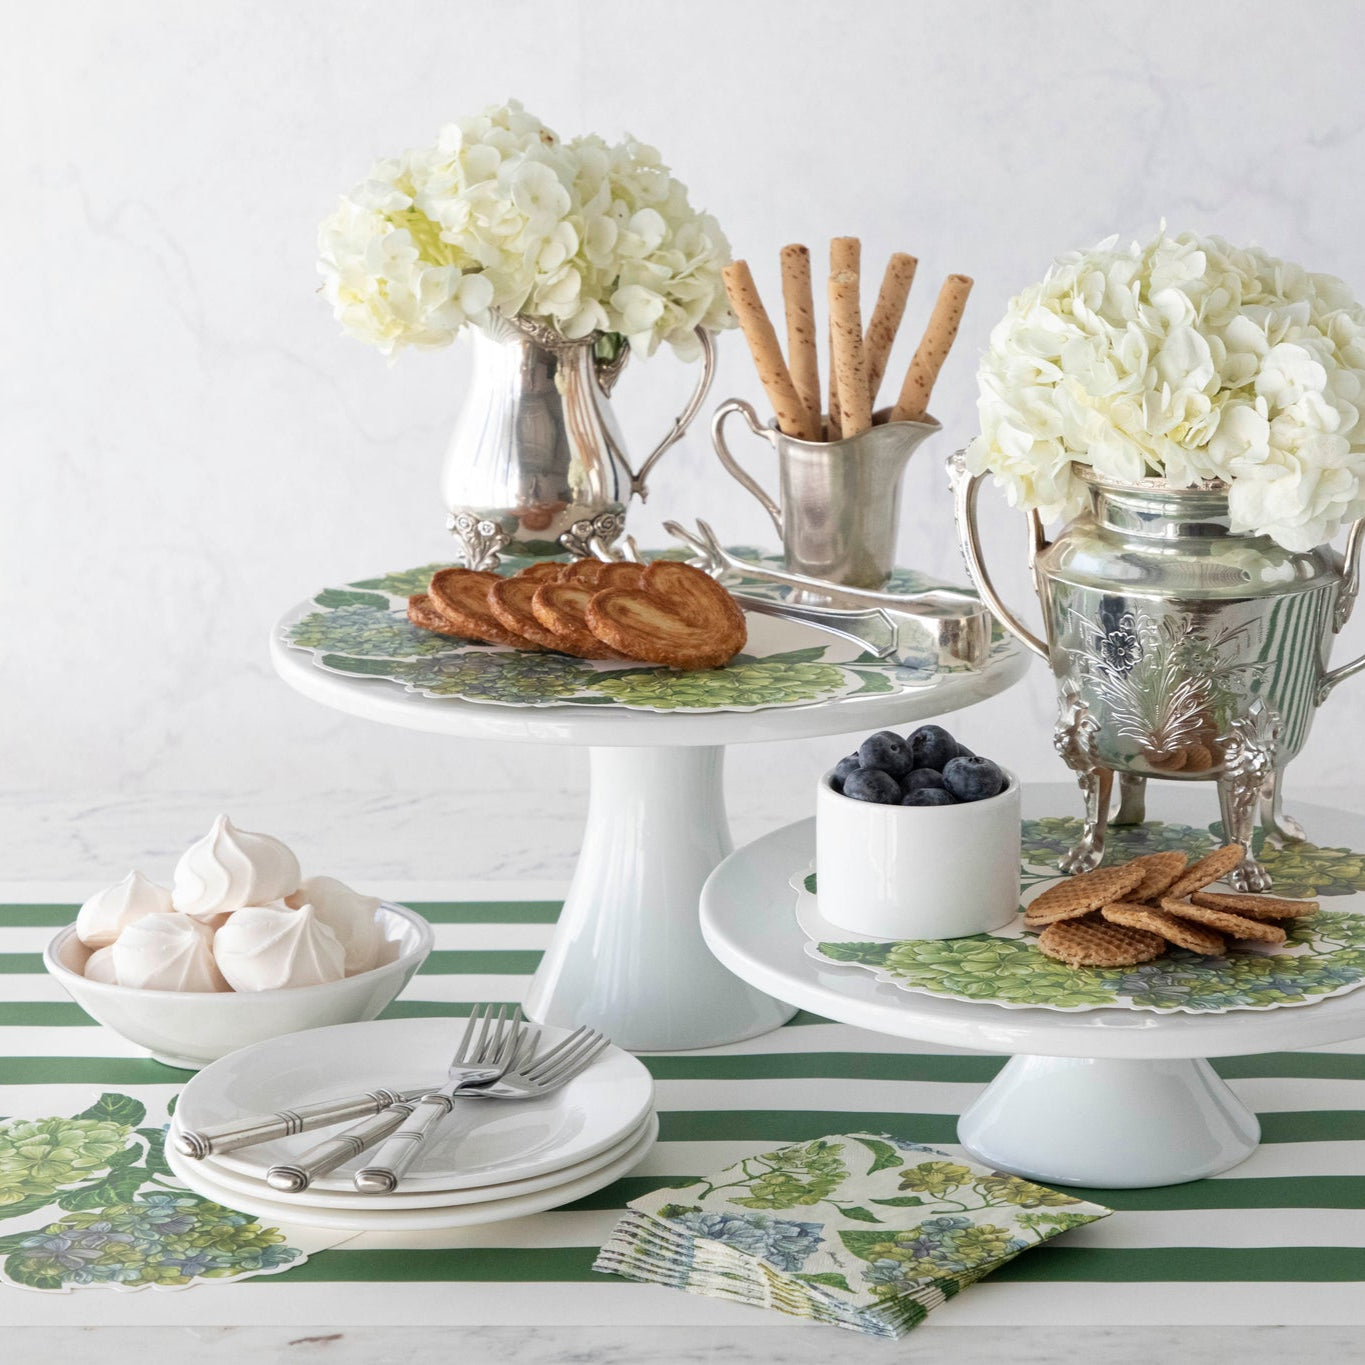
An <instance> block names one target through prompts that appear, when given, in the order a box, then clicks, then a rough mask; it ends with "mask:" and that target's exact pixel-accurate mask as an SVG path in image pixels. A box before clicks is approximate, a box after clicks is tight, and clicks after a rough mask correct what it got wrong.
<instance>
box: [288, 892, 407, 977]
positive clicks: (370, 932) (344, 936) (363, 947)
mask: <svg viewBox="0 0 1365 1365" xmlns="http://www.w3.org/2000/svg"><path fill="white" fill-rule="evenodd" d="M284 903H285V904H286V905H288V906H292V907H293V908H294V909H295V910H297V909H299V908H300V907H301V906H304V905H311V906H312V907H313V909H314V910H315V911H317V916H318V919H319V920H320V921H321V922H322V923H323V924H325V925H326V926H327V927H328V928H329V929H330V930H331V931H332V932H333V933H334V934H335V935H336V936H337V938H338V939H340V940H341V946H342V947H343V948H345V950H346V975H347V976H355V975H356V973H357V972H368V971H369V970H370V968H372V967H377V966H378V965H379V954H380V950H381V948H382V947H383V945H384V932H383V930H382V929H380V927H379V920H378V918H377V914H378V910H379V900H378V898H377V897H375V896H362V895H361V894H360V892H359V891H353V890H352V889H351V888H350V887H349V886H347V885H346V883H345V882H339V881H337V879H336V878H335V877H308V878H306V879H305V880H304V883H303V885H302V886H300V887H299V889H298V890H297V891H295V892H294V894H293V895H292V896H286V897H285V898H284Z"/></svg>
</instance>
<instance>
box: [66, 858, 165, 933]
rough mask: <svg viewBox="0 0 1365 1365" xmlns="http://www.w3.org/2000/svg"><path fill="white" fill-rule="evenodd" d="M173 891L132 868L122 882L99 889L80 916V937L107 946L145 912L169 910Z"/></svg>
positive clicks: (85, 905)
mask: <svg viewBox="0 0 1365 1365" xmlns="http://www.w3.org/2000/svg"><path fill="white" fill-rule="evenodd" d="M170 908H171V893H170V892H169V891H167V890H166V888H165V887H164V886H158V885H157V884H156V883H155V882H149V881H148V880H147V878H146V877H144V876H143V875H142V873H141V872H130V873H129V874H128V875H127V876H126V877H125V878H124V879H123V880H122V881H121V882H115V883H114V885H113V886H106V887H105V888H104V890H103V891H96V892H95V894H94V895H93V896H91V897H90V899H89V900H88V901H86V903H85V904H84V905H82V906H81V908H80V913H79V914H78V915H77V916H76V937H77V938H78V939H80V941H81V942H82V943H84V944H85V946H86V947H87V948H107V947H108V946H109V945H110V944H111V943H112V942H113V941H114V940H115V939H116V938H117V937H118V936H119V935H120V934H121V933H122V932H123V931H124V930H125V929H126V928H127V927H128V926H129V925H130V924H132V923H134V922H135V921H136V920H140V919H141V918H142V917H143V916H144V915H156V914H165V913H166V912H167V911H169V910H170Z"/></svg>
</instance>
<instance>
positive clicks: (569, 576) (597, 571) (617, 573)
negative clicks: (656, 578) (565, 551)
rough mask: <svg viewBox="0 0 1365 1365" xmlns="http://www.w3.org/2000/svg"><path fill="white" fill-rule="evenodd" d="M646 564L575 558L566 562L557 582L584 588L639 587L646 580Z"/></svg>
mask: <svg viewBox="0 0 1365 1365" xmlns="http://www.w3.org/2000/svg"><path fill="white" fill-rule="evenodd" d="M644 576H645V566H644V565H643V564H632V563H630V562H629V561H627V560H624V559H622V560H613V561H611V562H608V561H607V560H603V559H575V560H574V561H573V563H572V564H565V565H564V566H563V569H562V570H561V572H560V575H559V577H558V578H557V579H556V580H555V581H556V582H557V583H573V584H575V585H577V586H578V587H582V588H638V587H639V586H640V584H641V582H642V581H643V580H644Z"/></svg>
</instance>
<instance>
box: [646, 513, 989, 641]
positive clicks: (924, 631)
mask: <svg viewBox="0 0 1365 1365" xmlns="http://www.w3.org/2000/svg"><path fill="white" fill-rule="evenodd" d="M664 530H665V531H667V532H668V534H669V535H671V536H673V537H674V538H675V539H677V540H681V541H683V542H684V543H685V544H686V545H688V546H690V547H691V549H692V550H693V551H695V553H696V555H697V558H698V560H699V561H700V563H699V564H698V567H699V568H701V569H704V570H705V571H706V572H707V573H709V574H710V575H711V576H712V577H713V578H721V577H723V576H724V575H726V574H728V573H736V574H743V575H744V576H745V577H747V578H756V579H759V580H760V581H762V582H766V583H777V584H780V585H782V586H783V587H788V588H792V589H794V590H796V591H798V592H800V593H802V594H803V595H805V596H807V597H814V598H818V599H820V600H819V601H816V602H811V601H790V600H787V601H780V602H775V601H772V600H770V599H769V598H766V597H753V596H750V595H749V594H747V593H743V592H736V593H733V596H734V597H735V599H736V600H737V601H738V602H739V603H740V604H741V605H742V606H743V607H744V609H745V610H746V611H753V612H759V613H761V614H763V615H765V616H779V617H783V618H785V619H787V620H793V621H805V622H807V623H809V624H810V625H813V626H817V627H819V628H820V629H822V630H828V631H831V632H832V633H834V634H836V635H839V636H842V637H843V638H845V639H848V640H852V641H854V642H855V643H856V644H860V645H862V646H864V647H865V648H866V649H868V650H869V651H870V652H871V653H873V654H874V655H876V657H877V658H879V659H887V660H891V659H894V660H895V661H896V662H897V663H907V664H917V665H921V666H926V665H927V666H930V667H933V668H945V667H950V666H955V667H959V668H961V667H967V668H980V667H981V666H982V665H983V664H984V663H985V662H986V658H987V656H988V654H989V653H990V645H991V618H990V613H989V612H988V611H987V610H986V607H985V605H984V604H983V603H982V602H981V601H980V599H978V598H976V597H974V596H973V595H972V594H970V593H968V592H964V591H960V590H958V589H956V588H928V589H924V590H922V591H918V592H907V593H888V592H876V591H873V590H872V589H869V588H850V587H845V586H844V585H842V584H838V583H827V582H825V581H823V580H822V579H819V578H808V577H807V576H806V575H804V574H798V573H788V572H787V571H786V570H783V569H774V568H770V567H769V566H768V565H766V564H758V563H755V562H754V561H752V560H748V559H742V558H741V557H740V556H739V555H735V554H732V553H731V552H730V551H729V550H727V549H726V548H725V547H724V546H723V545H722V544H721V543H720V541H719V540H718V539H717V537H716V533H715V531H713V530H712V529H711V527H710V526H709V525H708V524H707V523H706V522H704V521H698V522H697V530H696V532H695V533H694V532H691V531H688V530H686V529H684V528H683V527H682V526H681V525H679V523H678V522H676V521H666V522H664ZM629 548H630V549H632V550H633V549H634V547H633V546H631V547H629Z"/></svg>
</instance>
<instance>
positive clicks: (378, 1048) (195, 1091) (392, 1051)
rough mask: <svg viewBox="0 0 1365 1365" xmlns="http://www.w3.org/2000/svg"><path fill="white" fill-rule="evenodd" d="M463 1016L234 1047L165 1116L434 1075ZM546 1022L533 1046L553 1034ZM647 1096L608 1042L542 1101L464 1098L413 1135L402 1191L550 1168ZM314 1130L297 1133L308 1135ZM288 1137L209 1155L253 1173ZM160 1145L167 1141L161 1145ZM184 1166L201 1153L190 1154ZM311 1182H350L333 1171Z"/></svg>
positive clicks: (284, 1103) (614, 1133)
mask: <svg viewBox="0 0 1365 1365" xmlns="http://www.w3.org/2000/svg"><path fill="white" fill-rule="evenodd" d="M464 1027H465V1022H464V1020H463V1019H388V1020H379V1021H375V1022H373V1023H366V1024H341V1025H338V1026H336V1027H334V1028H320V1029H310V1030H308V1031H307V1032H306V1033H298V1034H294V1035H292V1036H290V1037H287V1038H272V1039H269V1040H268V1041H266V1042H263V1043H257V1044H256V1045H255V1046H254V1047H248V1048H243V1049H242V1050H241V1051H240V1052H234V1053H232V1054H231V1055H230V1056H227V1057H224V1058H222V1059H221V1060H220V1061H217V1062H214V1063H213V1064H212V1065H211V1066H207V1067H205V1068H204V1070H202V1071H201V1072H199V1074H198V1075H197V1076H195V1077H194V1078H193V1079H192V1080H190V1082H189V1083H188V1084H187V1085H186V1086H185V1088H184V1090H183V1091H181V1094H180V1101H179V1104H178V1105H177V1107H176V1115H175V1118H176V1124H177V1126H179V1127H180V1128H183V1129H195V1128H206V1127H209V1126H210V1125H212V1124H217V1123H224V1122H227V1121H229V1120H231V1119H235V1118H240V1117H242V1116H243V1115H245V1114H264V1113H271V1112H273V1111H275V1110H277V1109H285V1108H293V1107H294V1106H296V1105H300V1104H310V1103H313V1102H315V1101H320V1100H326V1099H333V1098H336V1097H337V1096H340V1095H348V1094H354V1093H357V1092H360V1091H365V1090H373V1089H375V1088H376V1087H379V1086H387V1087H390V1088H391V1089H396V1090H419V1089H421V1088H423V1087H425V1086H433V1085H437V1084H440V1083H441V1082H442V1081H443V1080H444V1078H445V1070H446V1066H447V1064H448V1063H449V1061H450V1058H451V1056H452V1054H453V1053H454V1051H455V1048H456V1045H457V1044H458V1042H459V1040H460V1035H461V1032H462V1031H463V1029H464ZM567 1033H568V1030H567V1029H561V1028H553V1027H550V1026H548V1025H547V1026H546V1027H545V1028H544V1029H543V1030H542V1032H541V1045H542V1046H545V1045H548V1044H553V1043H555V1042H557V1041H559V1040H560V1039H561V1038H563V1037H565V1036H566V1034H567ZM653 1104H654V1081H653V1079H652V1077H651V1076H650V1074H649V1072H648V1070H646V1068H645V1067H644V1065H643V1064H642V1063H641V1062H639V1061H637V1060H636V1059H635V1058H634V1057H632V1056H631V1055H630V1054H629V1053H628V1052H622V1051H621V1049H620V1048H616V1047H612V1048H608V1049H607V1051H606V1052H605V1053H603V1055H602V1056H601V1057H599V1058H598V1059H597V1061H596V1062H594V1063H593V1065H592V1066H590V1067H589V1068H588V1070H587V1071H585V1072H583V1074H582V1075H580V1076H576V1077H575V1078H574V1079H573V1080H572V1081H570V1082H569V1084H568V1085H566V1086H565V1087H564V1088H563V1089H562V1090H557V1091H555V1092H554V1093H553V1094H551V1095H548V1096H547V1097H546V1098H545V1099H542V1100H516V1101H511V1100H509V1101H493V1100H482V1101H480V1100H471V1101H469V1102H468V1103H466V1104H462V1105H460V1106H459V1107H458V1108H457V1110H456V1111H455V1112H454V1113H452V1114H451V1115H450V1116H449V1117H448V1118H447V1119H446V1120H445V1121H444V1122H443V1123H442V1124H441V1126H440V1127H439V1128H438V1129H437V1131H436V1133H435V1135H434V1136H433V1138H432V1139H431V1141H430V1142H429V1144H426V1145H425V1146H424V1151H423V1153H422V1155H421V1157H420V1158H419V1159H418V1162H417V1163H416V1164H415V1165H414V1166H413V1168H412V1170H411V1171H409V1172H408V1174H407V1175H406V1176H405V1177H404V1181H403V1183H404V1187H405V1188H406V1189H407V1190H408V1191H409V1192H411V1193H420V1192H430V1191H437V1192H448V1191H451V1190H472V1189H478V1188H480V1187H481V1186H485V1185H498V1184H502V1183H505V1182H507V1181H512V1180H530V1179H532V1178H534V1177H536V1176H541V1175H548V1174H551V1173H554V1172H562V1171H565V1170H567V1169H568V1168H569V1167H571V1166H575V1165H577V1164H578V1163H580V1162H583V1161H587V1160H588V1159H589V1158H591V1157H594V1156H596V1155H598V1154H599V1153H600V1152H604V1151H606V1150H607V1149H608V1148H610V1147H612V1146H614V1145H615V1144H617V1143H618V1142H620V1141H621V1140H622V1139H623V1138H624V1137H625V1136H626V1135H627V1134H629V1133H630V1132H632V1131H633V1130H634V1129H636V1128H638V1127H639V1125H640V1124H641V1122H642V1121H643V1120H644V1119H645V1117H646V1115H648V1114H649V1112H650V1110H651V1109H652V1108H653ZM325 1135H326V1130H321V1131H320V1132H318V1133H316V1134H308V1135H306V1137H305V1142H306V1139H307V1138H312V1140H313V1141H320V1140H321V1138H322V1137H323V1136H325ZM299 1142H300V1140H299V1139H298V1138H289V1139H279V1140H277V1141H274V1142H268V1143H261V1144H260V1145H259V1146H256V1147H249V1148H243V1149H242V1150H241V1151H237V1152H228V1153H224V1154H223V1155H221V1156H219V1157H217V1158H216V1161H217V1163H218V1166H219V1168H220V1169H222V1170H223V1171H235V1172H237V1173H238V1174H239V1175H242V1176H245V1177H247V1178H248V1179H252V1178H256V1177H257V1176H258V1175H259V1172H260V1170H261V1168H262V1166H266V1167H269V1166H272V1165H274V1164H275V1163H276V1162H282V1161H287V1160H290V1159H291V1158H293V1157H296V1156H297V1155H298V1154H299V1151H300V1150H301V1148H300V1145H299ZM168 1145H169V1144H168ZM189 1164H190V1165H191V1166H193V1165H197V1164H202V1163H195V1162H190V1163H189ZM313 1188H314V1189H316V1190H318V1191H327V1190H332V1191H336V1192H340V1193H348V1192H353V1191H354V1188H355V1187H354V1186H353V1185H352V1184H351V1180H350V1177H349V1176H347V1175H343V1174H340V1173H339V1172H333V1173H332V1174H331V1175H330V1176H324V1177H323V1178H322V1179H320V1180H319V1181H317V1183H316V1184H315V1186H314V1187H313Z"/></svg>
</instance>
